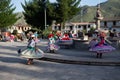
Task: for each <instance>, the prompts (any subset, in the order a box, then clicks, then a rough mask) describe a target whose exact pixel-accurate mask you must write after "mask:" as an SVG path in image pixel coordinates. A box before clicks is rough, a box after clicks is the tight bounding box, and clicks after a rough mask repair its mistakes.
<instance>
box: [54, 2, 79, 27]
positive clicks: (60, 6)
mask: <svg viewBox="0 0 120 80" xmlns="http://www.w3.org/2000/svg"><path fill="white" fill-rule="evenodd" d="M56 1H57V7H56V14H57V18H58V19H57V20H58V21H57V22H60V23H61V24H63V25H62V26H63V27H64V23H65V22H66V20H69V19H70V18H72V17H73V16H74V15H75V14H76V13H77V12H79V11H80V10H79V3H80V1H81V0H56Z"/></svg>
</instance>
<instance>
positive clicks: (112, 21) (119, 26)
mask: <svg viewBox="0 0 120 80" xmlns="http://www.w3.org/2000/svg"><path fill="white" fill-rule="evenodd" d="M100 24H101V28H102V29H105V30H109V29H111V30H113V29H116V31H118V32H120V17H118V18H104V19H103V20H101V23H100Z"/></svg>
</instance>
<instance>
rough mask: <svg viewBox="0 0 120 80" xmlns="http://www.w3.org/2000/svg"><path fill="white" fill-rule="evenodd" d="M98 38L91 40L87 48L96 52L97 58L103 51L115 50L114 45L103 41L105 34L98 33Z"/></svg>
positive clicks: (100, 56)
mask: <svg viewBox="0 0 120 80" xmlns="http://www.w3.org/2000/svg"><path fill="white" fill-rule="evenodd" d="M98 38H99V39H98V40H96V39H95V40H92V41H91V45H92V46H90V48H89V51H93V52H96V53H97V56H96V57H97V58H102V54H103V53H108V52H111V51H113V50H115V48H114V47H112V46H111V45H109V44H106V42H105V36H102V35H99V36H98Z"/></svg>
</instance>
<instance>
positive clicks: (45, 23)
mask: <svg viewBox="0 0 120 80" xmlns="http://www.w3.org/2000/svg"><path fill="white" fill-rule="evenodd" d="M46 7H47V6H46V0H44V16H45V29H46V27H47V18H46Z"/></svg>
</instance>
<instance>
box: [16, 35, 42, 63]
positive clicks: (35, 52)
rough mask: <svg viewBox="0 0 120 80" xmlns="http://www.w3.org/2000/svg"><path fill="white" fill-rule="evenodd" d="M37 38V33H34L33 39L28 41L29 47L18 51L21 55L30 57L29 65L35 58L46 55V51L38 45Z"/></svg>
mask: <svg viewBox="0 0 120 80" xmlns="http://www.w3.org/2000/svg"><path fill="white" fill-rule="evenodd" d="M35 40H36V38H35V35H32V36H31V39H30V40H29V41H28V45H27V49H25V50H22V51H20V50H19V51H18V53H19V56H21V57H24V58H27V59H28V61H27V64H28V65H29V64H32V63H33V59H37V58H42V57H43V56H44V52H43V51H42V50H40V49H38V48H37V47H36V41H35Z"/></svg>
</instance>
